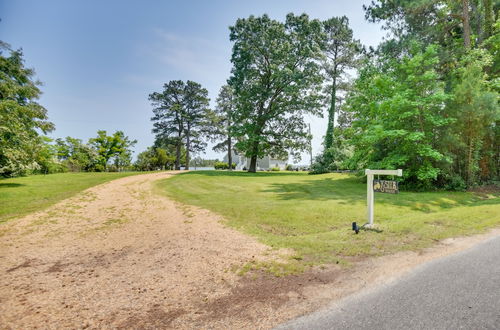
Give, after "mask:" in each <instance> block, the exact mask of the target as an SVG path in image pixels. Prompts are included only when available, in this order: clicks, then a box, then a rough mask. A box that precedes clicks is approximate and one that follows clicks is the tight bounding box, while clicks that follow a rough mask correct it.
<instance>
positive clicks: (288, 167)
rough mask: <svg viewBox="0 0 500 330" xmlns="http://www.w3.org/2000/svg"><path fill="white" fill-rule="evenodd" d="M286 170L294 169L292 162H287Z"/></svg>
mask: <svg viewBox="0 0 500 330" xmlns="http://www.w3.org/2000/svg"><path fill="white" fill-rule="evenodd" d="M286 170H287V171H293V170H294V168H293V165H292V164H288V165H287V166H286Z"/></svg>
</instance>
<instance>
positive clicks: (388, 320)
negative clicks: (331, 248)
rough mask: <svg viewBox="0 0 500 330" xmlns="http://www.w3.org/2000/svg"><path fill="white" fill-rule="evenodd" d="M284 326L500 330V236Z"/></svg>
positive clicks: (282, 327)
mask: <svg viewBox="0 0 500 330" xmlns="http://www.w3.org/2000/svg"><path fill="white" fill-rule="evenodd" d="M279 328H280V329H391V330H394V329H500V237H497V238H494V239H490V240H488V241H485V242H483V243H481V244H479V245H477V246H475V247H474V248H472V249H469V250H466V251H463V252H461V253H457V254H454V255H451V256H448V257H445V258H441V259H438V260H434V261H431V262H429V263H426V264H424V265H422V266H420V267H417V268H416V269H415V271H413V272H412V273H411V274H410V275H408V276H405V277H403V278H401V279H400V280H398V281H396V282H394V283H391V284H388V285H385V286H382V287H379V288H377V289H375V290H372V291H371V292H366V293H360V294H357V295H355V296H351V297H349V298H347V299H345V300H343V301H341V302H340V303H338V304H336V305H335V306H332V307H330V308H327V309H324V310H321V311H318V312H316V313H314V314H311V315H308V316H305V317H301V318H298V319H296V320H293V321H291V322H289V323H287V324H285V325H282V326H281V327H279Z"/></svg>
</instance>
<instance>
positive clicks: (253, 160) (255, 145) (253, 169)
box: [248, 141, 259, 173]
mask: <svg viewBox="0 0 500 330" xmlns="http://www.w3.org/2000/svg"><path fill="white" fill-rule="evenodd" d="M258 153H259V142H258V141H255V142H254V143H253V147H252V158H250V168H249V169H248V172H252V173H255V172H257V154H258Z"/></svg>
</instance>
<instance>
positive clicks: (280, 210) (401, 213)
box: [158, 171, 500, 264]
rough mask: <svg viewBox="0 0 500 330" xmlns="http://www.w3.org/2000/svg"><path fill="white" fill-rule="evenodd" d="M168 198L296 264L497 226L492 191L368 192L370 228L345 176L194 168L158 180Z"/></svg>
mask: <svg viewBox="0 0 500 330" xmlns="http://www.w3.org/2000/svg"><path fill="white" fill-rule="evenodd" d="M158 187H159V188H160V189H161V190H162V191H164V192H165V193H166V194H168V196H170V197H171V198H174V199H176V200H178V201H180V202H183V203H186V204H192V205H196V206H200V207H203V208H206V209H209V210H212V211H214V212H217V213H219V214H221V215H223V216H224V217H225V219H226V223H227V225H229V226H231V227H234V228H237V229H239V230H241V231H243V232H245V233H247V234H250V235H253V236H255V237H257V238H258V239H259V240H260V241H261V242H263V243H265V244H267V245H269V246H272V247H275V248H291V249H293V250H295V252H296V256H298V257H299V260H301V262H302V263H308V264H321V263H334V262H340V263H345V262H348V261H349V260H350V259H351V258H352V257H359V256H373V255H383V254H388V253H392V252H396V251H401V250H413V249H419V248H424V247H428V246H430V245H432V244H433V243H435V242H436V241H438V240H441V239H444V238H447V237H453V236H460V235H470V234H475V233H479V232H482V231H484V230H486V229H488V228H490V227H493V226H497V225H500V195H499V194H490V195H487V196H485V195H481V196H480V195H476V194H474V193H468V192H401V193H399V194H397V195H392V194H381V193H376V194H375V223H376V225H377V229H378V230H377V231H361V232H360V234H358V235H355V234H354V232H353V231H352V230H351V223H352V222H353V221H356V222H358V223H359V224H363V223H365V222H366V185H365V184H363V183H362V182H361V181H360V180H359V179H358V178H355V177H353V176H350V175H347V174H325V175H307V174H305V173H296V172H280V173H256V174H249V173H244V172H233V173H230V172H217V171H199V172H189V173H184V174H180V175H177V176H174V177H172V178H169V179H166V180H162V181H160V182H159V183H158Z"/></svg>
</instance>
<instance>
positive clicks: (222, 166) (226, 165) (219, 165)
mask: <svg viewBox="0 0 500 330" xmlns="http://www.w3.org/2000/svg"><path fill="white" fill-rule="evenodd" d="M214 168H215V169H216V170H228V169H229V163H226V162H215V163H214ZM235 168H236V164H235V163H233V166H232V169H233V170H234V169H235Z"/></svg>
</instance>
